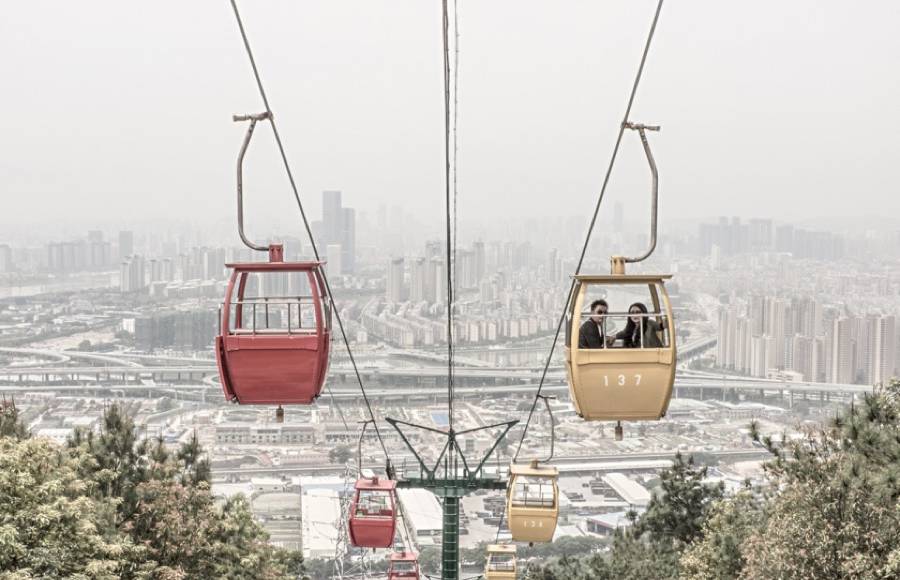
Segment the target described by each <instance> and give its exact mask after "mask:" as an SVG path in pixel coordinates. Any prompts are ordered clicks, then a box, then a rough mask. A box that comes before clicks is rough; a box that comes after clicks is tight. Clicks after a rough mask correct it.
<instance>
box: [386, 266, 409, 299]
mask: <svg viewBox="0 0 900 580" xmlns="http://www.w3.org/2000/svg"><path fill="white" fill-rule="evenodd" d="M403 270H404V260H403V258H393V259H392V260H391V262H390V264H389V265H388V275H387V288H386V298H387V300H388V301H389V302H403V301H404V300H406V285H405V284H404V279H403V278H404V272H403Z"/></svg>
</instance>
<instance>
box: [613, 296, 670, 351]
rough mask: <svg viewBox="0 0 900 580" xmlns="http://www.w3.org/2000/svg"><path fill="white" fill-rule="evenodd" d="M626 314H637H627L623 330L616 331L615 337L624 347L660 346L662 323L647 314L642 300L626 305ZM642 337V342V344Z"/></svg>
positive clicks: (661, 345)
mask: <svg viewBox="0 0 900 580" xmlns="http://www.w3.org/2000/svg"><path fill="white" fill-rule="evenodd" d="M628 314H636V315H637V316H629V317H628V322H627V323H626V324H625V330H623V331H622V332H620V333H618V334H617V335H616V338H621V339H622V341H623V343H624V346H625V348H662V347H663V344H662V341H661V340H660V338H659V337H660V331H661V330H662V329H663V328H664V326H663V325H661V324H660V323H658V322H657V321H655V320H653V319H652V318H650V317H649V316H642V315H645V314H647V307H646V306H644V303H643V302H635V303H634V304H632V305H631V306H629V307H628ZM642 339H643V344H642V342H641V341H642Z"/></svg>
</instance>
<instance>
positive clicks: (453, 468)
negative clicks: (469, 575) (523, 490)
mask: <svg viewBox="0 0 900 580" xmlns="http://www.w3.org/2000/svg"><path fill="white" fill-rule="evenodd" d="M385 420H386V421H387V422H388V423H390V424H391V426H392V427H394V429H396V430H397V433H398V434H399V435H400V438H401V439H402V440H403V443H404V444H405V445H406V447H407V448H408V449H409V451H410V453H412V455H413V457H414V458H415V463H414V464H413V465H411V466H410V465H407V464H406V463H405V462H404V463H402V464H400V465H399V466H394V465H388V476H389V477H390V478H391V479H393V480H395V481H397V487H398V488H401V489H410V488H417V489H427V490H428V491H430V492H431V493H433V494H434V495H436V496H437V497H439V498H441V501H442V503H443V526H442V530H443V534H442V536H441V580H459V515H460V499H461V498H462V497H464V496H466V495H468V494H469V493H471V492H473V491H475V490H478V489H489V490H505V489H506V475H507V474H506V472H505V469H506V467H505V465H503V466H501V465H500V462H499V461H497V462H496V463H495V464H492V465H490V466H488V465H487V463H488V460H489V459H490V458H491V456H492V455H493V454H494V451H496V450H497V447H498V446H499V445H500V442H501V441H502V440H503V438H504V437H505V436H506V434H507V433H509V430H510V429H512V428H513V426H514V425H515V424H516V423H518V421H506V422H504V423H496V424H494V425H487V426H485V427H478V428H476V429H467V430H465V431H454V430H453V428H452V427H451V428H450V430H448V431H441V430H439V429H434V428H432V427H426V426H424V425H416V424H414V423H407V422H405V421H399V420H397V419H391V418H386V419H385ZM401 426H405V427H411V428H414V429H423V430H425V431H430V432H432V433H436V434H438V435H440V436H443V437H445V438H446V440H447V441H446V443H445V444H444V447H443V449H442V450H441V453H440V455H438V458H437V460H436V461H435V462H434V465H431V466H429V465H427V464H426V463H425V460H424V459H423V458H422V456H421V455H420V454H419V453H418V452H417V451H416V448H415V447H414V446H413V444H412V443H411V442H410V441H409V439H408V438H407V437H406V434H405V433H404V432H403V429H402V428H401ZM488 429H499V430H500V434H499V435H498V436H497V437H496V438H495V439H494V442H493V443H492V444H491V446H490V448H489V449H488V450H487V452H485V453H484V454H483V455H482V457H481V459H480V460H479V461H478V462H477V463H472V464H471V465H470V464H469V462H468V461H467V460H466V457H465V454H464V453H463V451H462V449H461V448H460V446H459V442H458V440H457V437H458V436H460V435H467V434H468V435H471V434H474V433H476V432H478V431H486V430H488Z"/></svg>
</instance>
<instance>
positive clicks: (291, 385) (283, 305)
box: [216, 247, 331, 405]
mask: <svg viewBox="0 0 900 580" xmlns="http://www.w3.org/2000/svg"><path fill="white" fill-rule="evenodd" d="M279 249H280V247H279ZM270 257H271V261H269V262H253V263H240V264H226V266H227V267H228V268H231V270H232V273H231V278H230V279H229V281H228V289H227V291H226V294H225V302H224V303H223V305H222V315H221V320H220V324H221V328H220V331H219V336H217V337H216V361H217V362H218V366H219V378H220V380H221V382H222V389H223V390H224V391H225V397H226V399H228V400H229V401H235V402H238V403H241V404H251V405H282V404H295V405H307V404H310V403H312V402H313V401H314V400H315V399H316V398H317V397H318V396H319V394H320V393H321V392H322V387H323V385H324V384H325V376H326V374H327V373H328V357H329V351H330V348H331V308H330V304H329V301H328V295H327V293H326V290H325V288H326V287H325V281H324V279H323V276H322V272H321V268H322V267H323V265H322V263H320V262H282V261H281V256H280V253H270Z"/></svg>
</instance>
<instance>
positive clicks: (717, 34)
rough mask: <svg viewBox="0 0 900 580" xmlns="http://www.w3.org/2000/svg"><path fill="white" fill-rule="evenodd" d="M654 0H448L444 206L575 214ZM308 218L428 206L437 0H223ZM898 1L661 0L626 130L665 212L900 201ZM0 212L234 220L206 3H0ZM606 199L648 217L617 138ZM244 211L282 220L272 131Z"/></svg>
mask: <svg viewBox="0 0 900 580" xmlns="http://www.w3.org/2000/svg"><path fill="white" fill-rule="evenodd" d="M655 4H656V3H655V0H607V1H599V0H597V1H587V0H556V1H552V2H551V1H547V0H544V1H540V2H538V1H533V0H460V8H459V10H460V14H459V20H460V35H461V57H460V58H461V69H460V117H459V127H460V135H459V140H460V142H459V146H460V209H459V211H460V218H461V219H462V220H466V219H467V218H469V217H471V216H472V215H473V214H475V213H482V214H483V215H484V216H486V217H489V218H492V217H493V218H499V219H502V217H501V216H503V215H509V214H512V215H521V216H523V217H524V216H540V215H547V214H560V215H562V214H565V215H568V214H574V213H577V212H578V211H580V210H581V208H583V209H584V211H589V210H590V209H591V208H592V206H593V203H594V200H595V197H596V194H597V192H598V191H599V186H600V183H601V180H602V176H603V172H604V170H605V167H606V163H607V160H608V157H609V154H610V152H611V149H612V145H613V141H614V137H615V132H616V127H617V124H618V122H619V121H620V119H621V115H622V112H623V110H624V105H625V100H626V98H627V95H628V90H629V87H630V83H631V79H632V77H633V74H634V71H635V68H636V66H637V62H638V59H639V56H640V51H641V48H642V44H643V41H644V37H645V35H646V33H647V29H648V27H649V23H650V19H651V16H652V13H653V10H654V8H655ZM241 8H242V11H243V15H244V19H245V24H246V25H247V27H248V32H249V34H250V39H251V42H252V43H253V45H254V49H255V51H256V56H257V60H258V62H259V65H260V68H261V72H262V75H263V80H264V82H265V84H266V86H267V89H268V92H269V96H270V100H271V103H272V108H273V110H274V111H275V113H276V115H277V118H278V121H279V127H280V129H281V132H282V136H283V138H284V142H285V145H286V147H287V151H288V155H289V156H290V158H291V160H292V163H293V165H294V170H295V173H296V175H297V177H298V180H299V183H300V185H301V190H302V194H303V196H304V199H306V200H308V202H307V203H308V206H309V210H310V212H311V213H312V214H313V215H314V216H318V215H319V212H320V195H321V194H320V192H321V190H323V189H342V190H343V191H344V195H345V200H346V203H348V204H349V205H353V206H356V207H358V208H360V209H363V210H374V209H375V208H376V207H377V206H378V204H379V203H384V204H388V205H393V204H402V205H406V206H408V207H409V208H410V209H411V210H412V211H415V212H416V213H417V214H419V215H422V216H424V219H426V221H427V220H429V219H432V218H433V219H440V216H441V212H442V211H443V205H442V203H443V202H442V195H443V186H442V178H443V175H442V163H443V157H442V155H443V152H442V139H443V134H442V131H443V118H442V110H441V107H442V76H441V59H442V57H441V49H440V2H439V0H390V1H382V0H316V1H312V0H252V1H250V0H244V1H243V2H241ZM898 27H900V3H898V2H896V1H895V0H870V1H866V2H847V1H846V0H841V1H837V0H793V1H790V2H785V1H784V0H777V1H776V0H757V1H755V2H723V1H722V0H693V1H679V0H667V2H666V4H665V6H664V7H663V13H662V16H661V19H660V24H659V29H658V33H657V37H656V41H655V44H654V47H653V50H652V52H651V55H650V59H649V63H648V66H647V69H646V71H645V76H644V83H643V85H642V87H641V90H640V92H639V94H638V97H637V101H636V105H635V109H634V115H633V118H634V120H636V121H642V122H649V123H659V124H661V125H662V126H663V131H662V132H661V133H660V134H657V135H653V136H652V144H653V147H654V152H655V154H656V157H657V159H658V162H659V166H660V175H661V189H660V191H661V195H662V211H663V215H662V219H664V220H665V219H679V218H690V217H706V216H714V215H718V214H729V215H731V214H736V215H743V216H746V217H752V216H772V217H776V218H779V217H781V218H785V219H790V220H803V219H805V218H807V217H813V218H818V217H842V216H855V217H859V216H867V215H873V216H884V215H895V216H896V215H897V214H900V196H898V195H897V194H898V189H900V188H898V185H897V177H896V167H897V164H898V161H900V139H898V136H900V106H898V103H900V66H898V64H897V57H898V56H900V35H898V34H897V33H896V30H897V29H898ZM0 54H2V55H3V56H2V58H0V111H2V117H0V195H2V199H3V206H2V207H3V211H2V213H0V222H2V223H12V222H16V223H19V224H21V223H36V222H41V221H49V222H52V223H58V222H65V221H79V220H82V219H84V218H88V217H91V216H94V217H97V218H100V219H102V220H105V221H108V220H116V219H121V220H123V223H129V222H131V221H134V220H139V219H146V218H159V217H165V216H167V215H172V214H175V215H178V216H179V217H182V218H183V217H185V216H189V217H196V218H197V219H198V221H206V220H207V216H208V217H209V219H210V220H212V219H223V220H231V219H232V217H233V215H234V205H235V202H234V163H235V158H236V155H237V152H238V149H239V147H240V142H241V139H242V136H243V131H244V126H242V125H236V124H234V123H232V122H231V120H230V117H231V115H232V114H233V113H245V112H257V111H259V110H261V109H262V105H261V102H260V100H259V97H258V95H257V93H256V89H255V86H254V84H253V79H252V76H251V71H250V68H249V64H248V62H247V59H246V57H245V55H244V53H243V47H242V45H241V41H240V37H239V34H238V31H237V28H236V25H235V22H234V19H233V16H232V14H231V8H230V5H229V2H228V1H227V0H191V1H187V2H186V1H183V0H182V1H177V2H176V1H172V0H157V1H154V2H141V3H137V2H123V1H121V0H87V1H84V2H61V1H59V0H55V1H48V0H29V1H27V2H24V1H19V2H5V3H4V6H3V17H2V19H0ZM626 137H627V140H626V142H625V146H624V149H623V155H622V157H621V163H620V164H619V165H618V167H617V170H616V172H615V174H614V178H613V182H612V185H611V188H610V192H609V196H608V201H609V202H610V204H609V205H608V206H607V210H608V211H611V210H612V203H613V202H615V201H622V202H623V203H624V204H625V208H626V214H627V215H628V216H629V217H637V216H639V215H641V212H643V211H645V209H646V207H647V204H648V202H647V199H648V198H647V196H648V181H649V178H648V174H647V169H646V166H645V162H644V159H643V157H642V155H643V154H642V151H641V148H640V145H639V140H638V138H637V136H636V135H634V134H631V135H627V136H626ZM246 183H247V197H248V203H249V204H250V205H251V207H252V209H251V210H250V212H249V215H248V223H249V224H250V226H249V227H250V228H251V230H253V231H259V232H265V230H266V223H265V220H266V219H271V218H273V217H274V216H292V215H293V214H291V213H290V212H295V211H296V210H295V209H294V207H293V205H292V204H293V201H292V198H291V196H290V193H289V189H288V186H287V182H286V180H285V178H284V177H283V173H282V170H281V167H280V165H279V162H278V160H277V157H276V150H275V147H274V141H273V139H272V137H271V132H270V131H269V130H268V129H267V128H263V129H262V130H260V131H259V132H258V133H257V138H256V139H255V141H254V144H253V148H252V151H251V154H250V155H249V156H248V168H247V174H246Z"/></svg>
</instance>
